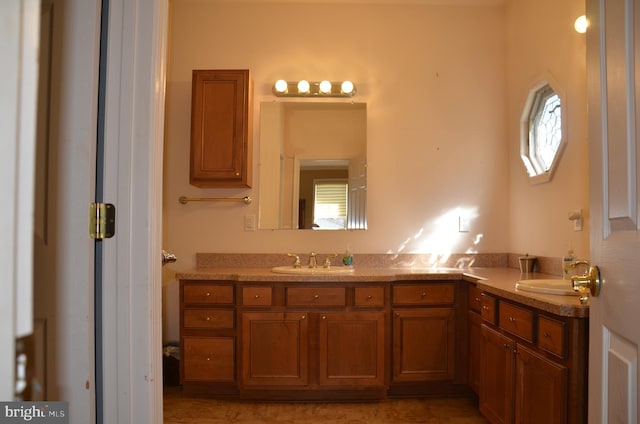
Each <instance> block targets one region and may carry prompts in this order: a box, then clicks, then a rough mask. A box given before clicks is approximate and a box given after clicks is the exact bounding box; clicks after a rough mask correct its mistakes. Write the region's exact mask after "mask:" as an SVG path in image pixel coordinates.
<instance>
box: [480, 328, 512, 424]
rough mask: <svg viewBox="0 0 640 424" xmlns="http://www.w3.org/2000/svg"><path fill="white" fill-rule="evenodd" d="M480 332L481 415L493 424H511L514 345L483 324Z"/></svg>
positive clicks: (508, 339)
mask: <svg viewBox="0 0 640 424" xmlns="http://www.w3.org/2000/svg"><path fill="white" fill-rule="evenodd" d="M480 328H481V335H482V341H481V344H480V369H481V371H480V395H479V398H480V412H481V413H482V414H483V415H484V416H485V417H487V419H488V420H489V421H490V422H492V423H493V424H505V423H511V421H512V416H513V390H514V387H513V378H514V359H513V356H514V354H513V351H514V349H515V342H514V341H513V340H511V339H510V338H508V337H505V336H503V335H502V334H500V333H498V332H496V331H494V330H492V329H490V328H489V327H487V326H486V325H484V324H483V325H482V326H481V327H480Z"/></svg>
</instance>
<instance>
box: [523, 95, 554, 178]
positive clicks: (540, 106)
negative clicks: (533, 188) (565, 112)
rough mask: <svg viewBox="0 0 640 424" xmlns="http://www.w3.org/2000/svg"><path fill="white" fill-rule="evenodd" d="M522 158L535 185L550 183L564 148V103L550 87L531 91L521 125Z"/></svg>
mask: <svg viewBox="0 0 640 424" xmlns="http://www.w3.org/2000/svg"><path fill="white" fill-rule="evenodd" d="M521 125H522V128H521V142H520V156H521V158H522V162H524V165H525V167H526V168H527V172H528V174H529V177H531V178H532V181H533V182H545V181H549V180H551V177H552V176H553V171H554V170H555V168H556V166H557V165H558V162H559V160H560V156H561V154H562V150H563V148H564V137H563V135H564V131H563V128H564V124H563V121H562V101H561V99H560V96H559V95H558V94H557V93H556V92H555V91H554V90H553V88H552V87H551V85H549V84H548V83H544V84H542V85H541V86H538V87H537V88H535V89H533V90H531V92H530V93H529V98H528V99H527V103H526V105H525V109H524V111H523V114H522V121H521Z"/></svg>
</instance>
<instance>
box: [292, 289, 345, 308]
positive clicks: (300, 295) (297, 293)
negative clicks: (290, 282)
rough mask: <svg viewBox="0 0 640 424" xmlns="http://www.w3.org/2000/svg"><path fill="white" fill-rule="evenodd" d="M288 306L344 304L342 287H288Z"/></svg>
mask: <svg viewBox="0 0 640 424" xmlns="http://www.w3.org/2000/svg"><path fill="white" fill-rule="evenodd" d="M287 305H289V306H345V305H346V302H345V288H344V287H330V288H329V287H289V288H287Z"/></svg>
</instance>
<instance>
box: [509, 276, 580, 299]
mask: <svg viewBox="0 0 640 424" xmlns="http://www.w3.org/2000/svg"><path fill="white" fill-rule="evenodd" d="M516 289H518V290H523V291H528V292H534V293H544V294H559V295H564V296H579V295H580V293H578V292H575V291H573V286H572V284H571V280H560V279H539V280H520V281H518V282H516Z"/></svg>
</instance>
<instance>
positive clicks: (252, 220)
mask: <svg viewBox="0 0 640 424" xmlns="http://www.w3.org/2000/svg"><path fill="white" fill-rule="evenodd" d="M244 230H245V231H255V230H256V216H255V215H245V216H244Z"/></svg>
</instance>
